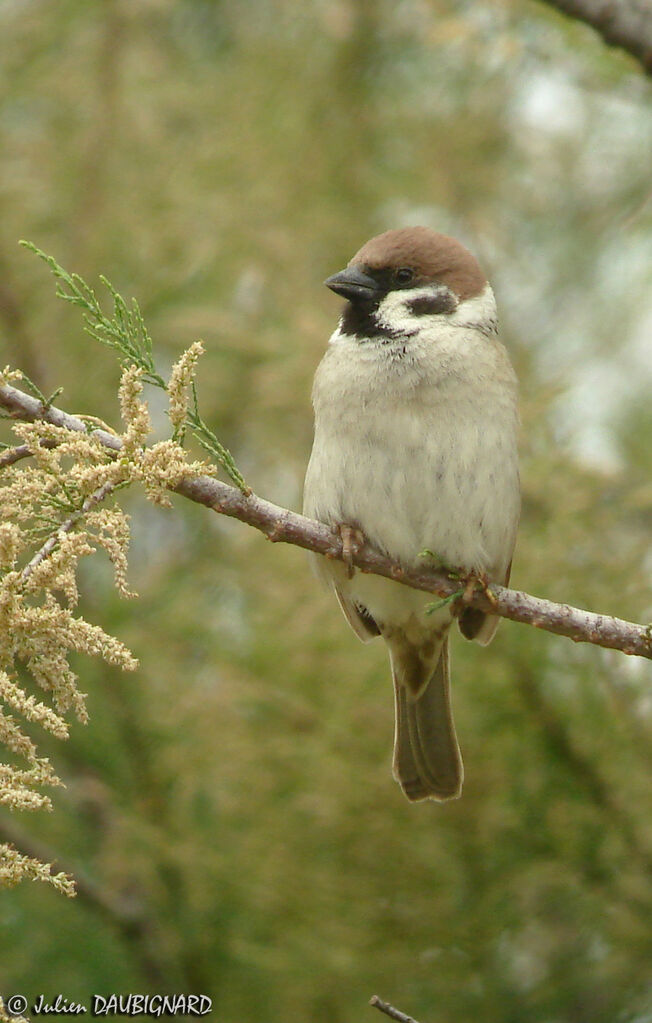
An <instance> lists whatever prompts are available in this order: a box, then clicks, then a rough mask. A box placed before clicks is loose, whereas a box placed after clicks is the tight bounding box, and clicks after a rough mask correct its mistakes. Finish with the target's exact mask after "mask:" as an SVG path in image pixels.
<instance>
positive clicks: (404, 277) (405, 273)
mask: <svg viewBox="0 0 652 1023" xmlns="http://www.w3.org/2000/svg"><path fill="white" fill-rule="evenodd" d="M413 277H414V270H412V269H411V268H410V267H409V266H401V267H399V268H398V270H397V271H396V272H395V274H394V280H395V281H396V283H397V284H401V285H403V284H409V283H410V281H411V280H412V278H413Z"/></svg>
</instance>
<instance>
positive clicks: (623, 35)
mask: <svg viewBox="0 0 652 1023" xmlns="http://www.w3.org/2000/svg"><path fill="white" fill-rule="evenodd" d="M544 3H547V4H548V5H549V6H551V7H556V8H557V10H559V11H561V12H562V13H563V14H567V15H568V16H569V17H570V18H575V19H577V20H578V21H583V22H585V24H587V25H590V27H591V28H593V29H595V31H596V32H598V33H599V35H601V36H602V38H603V40H604V41H605V43H607V45H608V46H617V47H619V48H620V49H621V50H626V51H627V53H629V54H631V55H632V57H635V59H636V60H637V61H638V62H639V64H641V66H642V67H643V70H644V71H645V73H646V74H648V75H652V4H650V0H544Z"/></svg>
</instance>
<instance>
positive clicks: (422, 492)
mask: <svg viewBox="0 0 652 1023" xmlns="http://www.w3.org/2000/svg"><path fill="white" fill-rule="evenodd" d="M493 411H494V412H495V410H493ZM413 422H414V417H413V416H411V417H409V419H408V420H407V421H406V422H404V423H401V422H397V420H396V416H395V415H394V416H392V417H391V420H388V422H387V423H386V424H381V425H379V424H378V423H376V424H374V429H373V430H372V429H368V430H367V431H366V432H365V430H364V427H362V428H361V423H360V421H359V420H358V422H357V424H356V431H355V436H352V437H351V438H348V439H347V438H345V437H344V436H343V433H344V431H345V424H340V428H339V430H338V432H337V433H336V434H335V435H334V436H333V437H331V438H329V437H326V436H324V435H323V434H322V436H321V437H320V438H319V444H316V445H315V448H316V451H317V452H318V453H317V454H316V455H315V454H314V453H313V458H312V459H311V464H310V466H309V470H308V476H307V479H306V513H307V514H309V515H313V516H314V517H315V518H318V519H320V520H321V521H325V522H329V523H331V524H333V525H337V524H340V523H348V524H351V525H355V526H357V527H359V528H360V529H361V530H362V532H363V533H364V534H365V537H366V538H367V539H368V540H369V542H370V543H372V544H373V545H374V546H375V547H377V548H378V549H379V550H381V551H383V552H384V553H386V554H387V555H388V556H389V557H391V558H393V559H396V560H398V561H400V562H402V563H403V564H406V565H409V564H411V563H414V562H415V561H417V560H418V558H419V555H420V553H421V552H422V551H424V550H430V551H432V552H433V553H434V554H435V555H437V556H438V557H439V558H440V559H441V560H442V561H443V562H444V563H445V564H446V565H449V566H455V567H460V568H463V569H465V570H467V571H476V572H486V573H487V574H488V576H489V578H490V579H491V578H496V579H500V580H501V581H502V579H503V578H504V574H505V571H506V569H507V565H508V564H509V561H510V558H511V552H512V547H513V539H514V532H515V528H516V521H517V519H518V507H519V498H518V470H517V456H516V444H515V431H514V429H513V426H512V424H511V423H510V424H509V426H508V425H507V424H506V423H503V424H500V423H499V422H497V421H496V420H495V418H494V420H493V421H492V419H491V418H487V419H486V421H485V420H484V418H483V417H478V415H477V410H476V414H475V415H474V417H473V421H469V422H468V423H465V422H464V420H463V417H462V416H460V414H459V409H458V410H457V414H456V413H455V412H453V414H452V416H451V417H449V418H448V422H449V423H450V424H451V425H450V427H449V426H448V425H445V426H444V427H443V428H442V427H441V420H440V422H439V424H438V425H439V426H440V429H439V430H437V431H435V430H431V431H428V430H425V431H424V429H423V422H421V425H420V428H419V429H418V430H417V431H415V432H414V433H413V434H411V432H410V429H411V424H412V423H413ZM444 422H447V421H446V420H445V419H444ZM347 589H349V587H348V586H347ZM350 592H351V595H352V596H353V597H354V599H356V600H359V601H360V603H362V604H364V605H365V606H366V607H368V608H369V610H370V611H371V612H372V614H374V613H375V614H378V615H379V616H380V618H381V619H383V618H387V616H388V615H391V616H392V617H395V615H396V610H397V604H399V605H400V606H401V607H402V608H403V609H404V612H406V613H407V612H408V611H409V609H410V608H411V606H412V604H414V609H415V610H416V608H417V606H418V607H419V608H423V605H424V603H425V602H424V597H423V594H420V593H419V592H418V591H408V590H407V588H406V587H402V586H397V585H396V584H394V583H391V582H389V581H388V580H385V579H381V578H379V577H375V576H369V575H367V576H365V575H361V574H360V573H356V576H355V578H354V580H352V582H351V584H350Z"/></svg>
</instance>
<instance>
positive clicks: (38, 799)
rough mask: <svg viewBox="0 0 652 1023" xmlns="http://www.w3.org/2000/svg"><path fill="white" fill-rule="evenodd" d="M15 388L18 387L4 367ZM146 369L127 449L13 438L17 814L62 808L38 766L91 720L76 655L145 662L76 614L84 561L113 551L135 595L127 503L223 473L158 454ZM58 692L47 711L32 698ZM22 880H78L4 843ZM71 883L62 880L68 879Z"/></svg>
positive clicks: (137, 387)
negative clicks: (41, 751) (16, 447)
mask: <svg viewBox="0 0 652 1023" xmlns="http://www.w3.org/2000/svg"><path fill="white" fill-rule="evenodd" d="M200 354H201V346H200V345H198V344H196V345H193V346H192V347H191V348H190V349H189V350H188V351H187V352H185V353H184V355H183V356H182V358H181V359H180V360H179V362H178V363H177V364H176V366H175V367H174V368H173V371H172V376H171V378H170V383H169V386H168V395H169V399H170V412H169V414H170V419H171V421H172V425H173V427H174V429H175V434H178V433H179V431H181V435H182V427H183V423H184V421H185V417H186V413H187V406H188V390H189V387H190V386H191V384H192V380H193V375H194V371H195V365H196V362H197V359H198V357H199V355H200ZM0 376H1V377H2V381H3V382H4V383H8V382H10V380H13V379H16V375H15V374H13V373H11V372H8V371H6V370H5V372H4V373H3V374H0ZM142 391H143V380H142V371H141V370H140V369H138V368H137V367H135V366H129V367H127V368H126V369H125V370H124V371H123V374H122V380H121V384H120V391H119V401H120V412H121V417H122V420H123V423H124V430H123V432H122V434H119V435H117V436H118V438H119V440H120V442H121V449H120V450H119V451H112V450H111V449H110V448H107V447H106V446H105V445H103V444H102V442H101V440H100V438H99V437H98V435H97V434H96V433H94V432H92V430H93V427H92V426H91V425H90V424H89V432H88V433H83V432H80V431H77V430H73V429H68V428H66V427H62V426H54V425H52V424H49V423H44V422H42V421H40V420H39V421H36V422H18V423H16V424H15V425H14V427H13V430H14V432H15V434H16V436H17V438H18V439H19V441H20V442H21V445H22V446H23V448H24V449H25V450H24V452H23V454H24V455H25V456H26V457H21V458H20V459H19V460H16V461H15V462H14V463H12V464H8V465H5V466H4V467H3V468H0V512H1V515H0V743H3V744H4V745H5V747H6V748H7V749H8V751H9V754H10V762H9V763H4V764H0V805H4V806H7V807H9V808H10V809H51V806H52V804H51V801H50V798H49V797H48V796H47V795H46V794H45V793H44V792H43V791H42V789H43V787H48V786H55V785H60V784H61V781H60V779H59V778H58V777H57V775H56V773H55V772H54V770H53V768H52V766H51V765H50V763H49V761H48V760H47V759H45V758H42V757H39V755H38V750H37V745H36V742H35V741H34V739H33V738H32V732H33V728H34V726H38V727H41V728H43V729H45V730H46V731H47V732H49V733H50V734H52V735H54V736H55V737H57V738H59V739H65V738H67V736H68V724H67V722H66V720H65V719H64V715H65V714H66V712H68V711H72V712H73V713H74V714H75V716H76V717H77V719H78V720H79V721H81V722H85V721H86V720H87V713H86V707H85V694H84V693H82V692H81V691H80V690H79V687H78V678H77V676H76V674H75V672H74V671H73V670H72V668H71V667H70V664H69V655H70V653H71V652H76V653H85V654H88V655H90V656H93V657H100V658H102V659H103V660H105V661H106V662H108V663H109V664H112V665H115V666H117V667H119V668H122V669H125V670H133V669H134V668H136V667H137V661H136V660H135V659H134V657H133V656H132V654H131V653H130V651H129V650H128V649H127V648H126V647H125V646H124V644H123V643H121V642H120V640H118V639H116V638H115V637H113V636H110V635H108V634H107V633H106V632H105V631H104V630H103V629H102V628H101V627H100V626H98V625H93V624H91V623H89V622H87V621H85V620H84V618H82V617H81V616H79V615H77V614H75V608H76V605H77V602H78V596H79V594H78V587H77V569H78V566H79V561H80V559H81V558H83V557H86V556H88V555H89V554H93V553H94V552H95V551H96V550H97V549H98V548H102V549H103V550H104V551H105V552H106V554H107V555H108V557H109V558H110V560H111V562H112V564H113V568H114V576H115V584H116V587H117V589H118V591H119V593H120V595H121V596H123V597H133V596H135V594H133V593H132V592H131V591H130V589H129V586H128V583H127V553H128V546H129V522H128V516H127V515H126V514H125V513H124V512H123V510H122V509H121V508H120V507H119V505H118V504H117V501H116V497H117V494H118V493H119V492H120V491H121V490H122V489H123V488H125V487H127V486H129V485H132V484H138V483H140V484H142V485H143V487H144V489H145V493H146V495H147V497H148V498H149V499H150V500H152V501H154V502H156V503H157V504H161V505H167V504H169V503H170V502H169V499H168V496H167V495H168V493H169V490H170V489H171V488H174V487H175V486H177V485H178V484H179V483H180V481H181V480H182V479H183V478H184V477H185V478H187V477H196V476H199V475H203V474H206V473H210V472H212V471H213V470H212V467H209V466H207V465H206V464H205V463H203V462H189V461H188V458H187V455H186V452H185V451H184V449H183V448H182V447H181V445H180V444H179V443H178V442H177V441H176V440H173V439H169V440H163V441H161V442H159V443H157V444H154V445H152V446H151V447H150V446H148V445H147V440H148V437H149V434H150V431H151V423H150V416H149V410H148V408H147V405H146V403H145V402H144V401H143V398H142ZM30 689H33V690H34V691H35V692H39V691H40V692H42V693H45V694H47V697H48V698H49V701H50V702H49V703H48V702H43V701H42V700H41V699H37V697H36V696H35V695H33V693H30V692H29V690H30ZM22 877H32V878H42V879H45V880H49V881H50V882H51V883H53V884H54V885H55V886H56V887H58V888H59V889H61V890H62V891H67V892H68V894H71V893H72V883H71V882H69V881H67V880H66V879H65V878H64V876H63V875H57V876H53V875H52V874H51V873H50V871H49V869H48V868H47V866H45V865H43V864H40V863H39V862H38V861H36V860H33V859H30V857H27V856H23V855H22V854H21V853H19V852H17V851H16V850H15V849H13V848H12V847H11V846H9V845H6V844H5V845H2V844H0V885H1V884H13V883H16V882H17V881H18V880H20V879H21V878H22ZM62 878H63V880H62Z"/></svg>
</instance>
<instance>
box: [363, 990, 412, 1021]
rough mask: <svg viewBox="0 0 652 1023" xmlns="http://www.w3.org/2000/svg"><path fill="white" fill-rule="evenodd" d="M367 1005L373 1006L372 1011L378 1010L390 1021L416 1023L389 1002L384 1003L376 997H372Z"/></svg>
mask: <svg viewBox="0 0 652 1023" xmlns="http://www.w3.org/2000/svg"><path fill="white" fill-rule="evenodd" d="M369 1005H373V1007H374V1009H378V1010H379V1011H380V1012H384V1013H385V1015H386V1016H389V1017H390V1019H395V1020H398V1023H417V1021H416V1020H415V1019H414V1017H413V1016H406V1014H405V1013H404V1012H401V1010H400V1009H395V1008H394V1006H393V1005H390V1004H389V1002H384V1001H383V1000H382V998H379V997H378V995H372V996H371V998H370V999H369Z"/></svg>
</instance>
